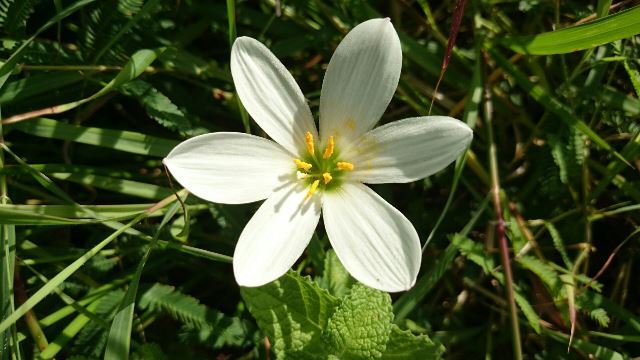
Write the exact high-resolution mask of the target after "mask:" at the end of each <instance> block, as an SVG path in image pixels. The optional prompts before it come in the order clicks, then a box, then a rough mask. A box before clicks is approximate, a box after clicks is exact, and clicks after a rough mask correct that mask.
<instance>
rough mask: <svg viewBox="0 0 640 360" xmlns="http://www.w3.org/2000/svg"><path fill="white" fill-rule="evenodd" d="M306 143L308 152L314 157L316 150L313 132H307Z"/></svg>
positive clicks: (305, 135)
mask: <svg viewBox="0 0 640 360" xmlns="http://www.w3.org/2000/svg"><path fill="white" fill-rule="evenodd" d="M304 141H305V142H306V143H307V151H308V152H309V154H311V155H313V153H314V151H315V150H314V148H313V135H311V132H309V131H307V133H306V134H304Z"/></svg>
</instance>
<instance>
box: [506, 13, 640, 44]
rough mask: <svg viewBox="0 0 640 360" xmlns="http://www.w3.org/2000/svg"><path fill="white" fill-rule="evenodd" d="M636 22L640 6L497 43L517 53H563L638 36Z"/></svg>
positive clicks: (509, 38)
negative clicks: (570, 25) (562, 27)
mask: <svg viewBox="0 0 640 360" xmlns="http://www.w3.org/2000/svg"><path fill="white" fill-rule="evenodd" d="M638 19H640V6H635V7H633V8H631V9H628V10H624V11H620V12H618V13H615V14H613V15H609V16H605V17H602V18H599V19H597V20H594V21H590V22H588V23H585V24H581V25H577V26H572V27H568V28H565V29H561V30H557V31H551V32H546V33H542V34H537V35H530V36H514V37H506V38H503V39H502V40H500V42H501V43H502V44H504V45H506V46H507V47H509V48H510V49H511V50H513V51H515V52H518V53H521V54H530V55H551V54H566V53H570V52H574V51H579V50H585V49H590V48H594V47H596V46H599V45H603V44H607V43H610V42H612V41H616V40H620V39H624V38H628V37H631V36H634V35H636V34H639V33H640V21H638Z"/></svg>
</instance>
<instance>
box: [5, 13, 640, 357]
mask: <svg viewBox="0 0 640 360" xmlns="http://www.w3.org/2000/svg"><path fill="white" fill-rule="evenodd" d="M634 6H635V7H634ZM453 9H454V4H453V3H449V2H439V1H426V0H417V1H411V0H399V1H391V2H388V1H363V0H341V1H332V2H325V1H315V0H314V1H301V0H300V1H298V0H287V1H274V0H264V1H238V2H237V3H235V2H234V1H233V0H228V1H227V2H226V3H225V2H221V1H205V0H179V1H160V0H147V1H143V0H105V1H95V0H80V1H71V0H54V1H44V0H0V33H1V36H2V44H1V47H0V58H3V59H4V63H3V65H2V66H1V67H0V107H1V111H2V112H1V115H2V119H4V120H3V124H2V127H1V128H0V140H2V138H4V141H0V143H3V145H2V148H1V149H0V200H1V204H0V239H1V244H0V245H1V248H2V249H1V252H0V253H1V255H2V256H1V260H2V263H1V265H0V269H1V272H0V274H1V275H2V276H1V279H0V285H1V286H0V305H1V308H0V310H1V315H2V316H1V320H2V322H1V323H0V354H1V355H0V359H2V360H4V359H30V358H37V357H41V358H53V357H58V358H70V359H71V358H73V359H87V358H100V357H103V356H106V358H111V359H119V358H124V357H126V356H129V357H131V358H134V359H165V358H166V359H172V358H177V357H180V358H182V359H191V358H193V359H201V358H219V359H227V358H245V359H250V358H270V357H273V356H278V357H279V358H300V357H302V358H311V356H316V357H318V358H391V359H403V358H437V357H440V356H442V355H443V354H444V356H445V357H447V358H453V359H457V358H461V359H462V358H465V359H466V358H481V357H485V358H492V357H495V358H504V357H505V356H506V354H513V356H514V357H520V356H524V357H527V358H568V359H579V358H586V357H595V358H600V359H623V358H627V357H630V356H634V355H635V356H637V355H638V354H640V344H639V342H640V302H639V301H638V299H640V293H639V291H640V290H639V288H638V287H637V286H635V284H637V283H638V281H639V279H638V275H637V274H638V271H637V270H636V268H637V266H638V264H637V261H638V258H639V255H638V254H639V249H640V247H639V244H638V240H637V239H638V237H637V236H636V235H637V232H638V231H637V228H638V225H637V224H638V221H640V216H639V214H638V209H640V205H638V203H639V201H640V182H639V181H638V170H637V169H638V167H639V166H640V161H639V159H640V158H639V155H640V126H639V125H640V124H639V122H638V119H639V118H640V102H639V100H638V95H639V94H640V73H639V70H638V69H639V68H640V62H638V57H639V54H640V48H639V47H638V42H639V41H640V38H639V37H638V36H636V34H638V33H640V29H639V28H638V27H639V26H640V25H639V24H640V21H638V19H640V8H639V7H638V5H637V2H635V1H621V2H619V3H612V1H610V0H609V1H607V0H598V1H587V2H585V1H563V2H560V1H551V0H549V1H545V0H540V1H496V0H474V1H468V4H467V6H466V9H465V13H464V17H463V18H462V23H461V26H460V28H459V33H458V37H457V42H456V45H455V47H454V48H453V50H452V57H451V61H450V64H449V67H448V70H447V72H446V74H445V76H444V78H443V81H442V83H441V85H440V88H439V90H438V92H437V93H435V92H434V87H435V83H436V81H437V79H438V76H439V75H440V71H441V63H442V59H443V57H444V52H445V49H446V44H447V39H448V36H449V29H450V26H451V23H452V19H453V15H452V12H453ZM609 14H611V15H610V16H607V15H609ZM378 16H388V17H390V18H391V19H392V22H393V24H394V26H395V28H396V30H397V31H398V33H399V35H400V39H401V42H402V46H403V55H404V64H403V70H402V77H401V80H400V85H399V87H398V90H397V92H396V95H395V97H394V99H393V101H392V103H391V105H390V108H389V109H388V111H387V112H386V114H385V116H384V118H383V119H382V122H383V123H384V122H388V121H392V120H397V119H401V118H405V117H412V116H416V114H419V115H427V114H428V113H429V107H430V102H431V98H432V97H434V96H435V104H434V106H433V110H432V114H449V115H451V116H454V117H457V118H460V119H461V120H463V121H465V122H466V123H467V124H469V125H470V126H472V127H473V128H474V129H475V137H474V141H473V143H472V146H471V149H470V150H469V151H468V153H467V156H466V158H465V159H460V160H459V161H458V162H457V163H456V166H455V167H454V166H451V167H449V168H447V169H446V170H444V171H442V172H441V173H439V174H437V175H434V176H432V177H430V178H428V179H425V180H424V181H420V182H416V183H413V184H410V185H383V186H375V190H376V191H377V192H378V193H380V194H381V195H382V196H383V197H385V198H386V199H387V200H388V201H390V202H391V203H392V204H394V205H395V206H396V207H398V208H399V209H400V210H401V211H402V212H403V213H404V214H406V215H407V216H408V217H409V219H410V220H411V221H412V223H413V224H414V225H415V226H416V228H417V230H418V232H419V234H420V235H421V239H422V241H423V243H424V242H426V241H427V239H428V241H429V244H428V246H427V247H426V250H425V252H424V258H423V268H422V271H421V274H420V276H419V279H418V283H417V284H416V286H415V287H414V288H413V289H412V290H410V291H409V292H407V293H404V294H392V295H391V296H389V295H388V294H384V293H380V292H377V291H374V290H371V289H368V288H366V287H364V286H361V285H359V284H356V283H355V281H354V280H353V279H351V278H350V277H349V276H348V274H347V273H346V272H345V271H344V269H343V268H342V267H341V265H340V263H339V261H338V260H337V258H336V257H335V255H334V254H333V252H332V251H330V250H329V246H328V241H327V239H326V237H325V235H324V232H323V230H322V229H320V230H319V231H317V234H316V236H314V239H313V240H312V242H311V245H310V247H309V248H308V249H307V251H306V253H305V256H303V258H302V259H301V260H300V261H299V262H298V263H297V264H296V266H295V267H294V269H293V271H292V272H290V273H289V274H287V275H285V276H284V277H283V278H282V279H280V280H279V281H277V282H275V283H272V284H270V285H266V286H265V287H261V288H257V289H242V290H241V289H239V288H238V286H237V285H236V283H235V282H234V280H233V275H232V270H231V266H230V261H231V258H230V257H229V256H228V254H232V253H233V247H234V244H235V242H236V240H237V238H238V235H239V234H240V231H241V230H242V228H243V225H244V224H245V223H246V222H247V220H248V219H249V218H250V216H251V214H252V212H253V211H254V209H255V208H256V206H257V205H256V204H248V205H241V206H223V205H216V204H210V203H206V202H203V201H201V200H199V199H197V198H194V197H192V196H190V197H186V198H185V197H184V195H185V193H184V192H179V193H178V195H179V196H181V197H182V198H184V206H180V204H179V203H178V202H176V201H175V196H174V195H173V191H172V189H171V188H170V183H169V179H168V178H167V176H166V174H165V173H164V170H163V167H162V164H161V158H162V157H163V156H164V155H166V154H167V153H168V151H169V150H170V149H171V148H172V147H173V146H175V145H176V144H177V143H178V142H179V141H181V140H183V139H186V138H188V137H191V136H194V135H198V134H202V133H206V132H214V131H241V132H242V131H251V132H252V133H254V134H260V135H264V134H263V133H262V132H261V130H260V129H259V128H258V127H257V126H256V125H255V124H254V123H252V121H251V120H250V119H249V118H248V116H247V114H246V113H245V112H244V111H243V110H242V109H241V108H240V107H239V103H238V100H237V98H236V96H235V94H234V88H233V83H232V81H231V76H230V72H229V51H230V44H231V42H232V41H233V39H234V38H235V36H236V34H238V35H247V36H252V37H255V38H257V39H259V40H260V41H262V42H264V43H265V44H267V46H269V47H270V49H271V50H272V51H273V52H274V53H275V54H276V55H277V56H278V58H280V59H282V61H283V63H284V64H285V65H286V66H287V68H288V69H290V71H291V72H292V74H293V76H294V77H295V78H296V79H297V81H298V83H299V84H300V85H301V87H302V90H303V92H304V93H305V95H306V97H307V98H308V99H309V102H310V105H311V108H312V111H314V112H316V113H317V110H318V103H319V94H320V91H319V90H320V87H321V83H322V78H323V74H324V71H325V68H326V65H327V63H328V61H329V59H330V57H331V54H332V52H333V50H334V49H335V47H336V46H337V44H338V43H339V41H340V40H341V38H342V37H343V36H344V34H345V33H346V32H348V30H349V29H350V28H352V27H353V26H355V25H356V24H358V23H360V22H362V21H364V20H366V19H369V18H372V17H378ZM561 29H562V30H561ZM552 30H559V31H557V32H553V33H548V32H550V31H552ZM537 34H542V35H539V36H535V35H537ZM434 94H435V95H434ZM316 118H317V117H316ZM425 156H428V154H425ZM158 202H159V203H158ZM156 203H157V204H156ZM154 204H156V205H155V206H154V207H153V208H151V207H152V206H153V205H154ZM184 210H186V213H185V211H184ZM445 212H446V214H445ZM442 216H444V218H443V217H442ZM496 225H497V226H496ZM502 225H504V227H503V226H502ZM503 234H505V235H506V236H504V237H503V236H502V235H503ZM503 239H505V240H506V241H508V244H506V245H508V249H507V247H504V248H502V250H503V251H502V255H504V254H505V252H508V254H509V257H510V258H511V261H510V266H509V268H511V272H512V273H513V274H512V276H509V274H508V273H507V272H505V267H504V266H503V265H504V264H502V263H501V262H500V261H501V260H500V259H501V258H500V255H501V251H500V245H501V240H503ZM301 275H302V276H301ZM505 275H506V276H505ZM511 278H513V279H511ZM511 299H513V303H514V304H515V305H514V306H515V308H512V306H510V304H511V303H512V301H511ZM371 319H376V320H375V321H372V320H371ZM366 321H372V322H370V323H367V326H359V325H361V324H362V323H363V322H366ZM514 326H515V328H516V329H518V330H519V331H514ZM105 354H106V355H105ZM522 354H524V355H522Z"/></svg>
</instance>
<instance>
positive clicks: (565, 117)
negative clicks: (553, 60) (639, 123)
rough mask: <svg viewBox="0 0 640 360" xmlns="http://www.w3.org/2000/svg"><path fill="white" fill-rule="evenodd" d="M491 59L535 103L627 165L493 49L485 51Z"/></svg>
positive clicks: (620, 156) (567, 111)
mask: <svg viewBox="0 0 640 360" xmlns="http://www.w3.org/2000/svg"><path fill="white" fill-rule="evenodd" d="M487 51H488V52H489V54H490V55H491V57H492V58H493V59H494V60H495V61H496V63H497V64H498V65H499V66H500V67H501V68H502V69H503V70H504V71H505V73H507V74H509V75H511V76H512V77H513V79H514V80H515V82H516V83H517V84H518V86H520V87H521V88H522V89H523V90H525V91H526V92H528V93H529V95H530V96H531V97H532V98H534V99H535V100H536V101H537V102H539V103H540V104H542V105H543V106H544V107H545V108H547V109H548V110H549V111H550V112H552V113H554V114H556V115H557V116H558V119H560V120H562V121H564V122H565V123H566V124H567V125H568V126H570V127H573V128H575V129H576V130H578V131H580V132H582V133H583V134H585V135H586V136H587V137H588V138H589V139H591V140H592V141H593V142H594V143H595V144H596V145H598V146H599V147H601V148H602V149H604V150H607V151H609V152H611V153H612V154H613V155H614V156H616V157H617V158H619V159H620V160H622V161H623V162H624V163H626V164H628V163H629V162H628V161H627V160H626V159H625V158H624V157H623V156H622V155H620V154H619V153H618V152H617V151H615V150H614V149H613V148H612V147H611V146H610V145H609V143H607V142H606V141H605V140H604V139H602V138H601V137H600V135H598V134H597V133H596V132H595V131H593V130H591V128H590V127H589V126H588V125H587V124H585V123H584V122H583V121H582V120H580V119H578V118H577V117H576V116H575V115H574V114H573V112H572V110H571V108H569V107H567V106H566V105H565V104H563V103H561V102H560V101H559V100H558V99H556V98H554V97H553V96H551V94H549V93H548V92H547V91H546V90H545V89H544V88H543V87H542V86H540V85H536V84H534V83H532V82H531V81H529V79H528V78H527V76H526V75H525V74H524V73H522V72H521V71H520V70H518V69H517V68H516V67H515V66H514V65H513V64H511V63H510V62H509V61H508V60H507V59H505V58H504V57H503V56H502V55H500V53H498V52H497V51H496V50H495V49H494V48H489V49H487Z"/></svg>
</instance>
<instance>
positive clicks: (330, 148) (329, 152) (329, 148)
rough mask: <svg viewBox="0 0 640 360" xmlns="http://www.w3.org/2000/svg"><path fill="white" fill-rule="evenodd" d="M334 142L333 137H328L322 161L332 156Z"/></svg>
mask: <svg viewBox="0 0 640 360" xmlns="http://www.w3.org/2000/svg"><path fill="white" fill-rule="evenodd" d="M334 145H335V144H334V142H333V136H329V143H328V144H327V148H326V149H324V154H322V158H323V159H328V158H329V156H331V155H332V154H333V146H334Z"/></svg>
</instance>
